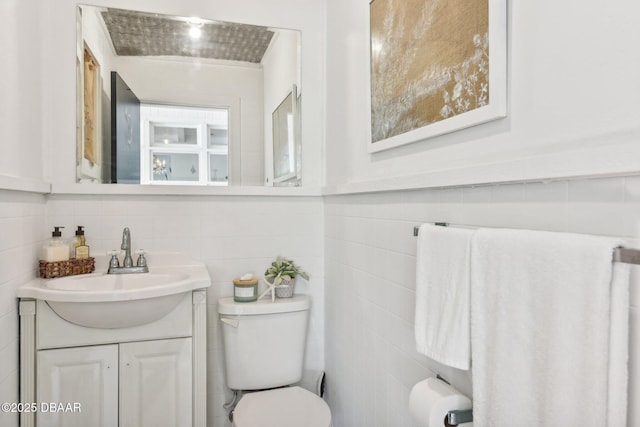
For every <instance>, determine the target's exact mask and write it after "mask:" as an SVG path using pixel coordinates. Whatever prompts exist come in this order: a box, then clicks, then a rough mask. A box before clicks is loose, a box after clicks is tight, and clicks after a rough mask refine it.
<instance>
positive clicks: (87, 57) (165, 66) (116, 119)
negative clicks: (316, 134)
mask: <svg viewBox="0 0 640 427" xmlns="http://www.w3.org/2000/svg"><path fill="white" fill-rule="evenodd" d="M76 16H77V18H76V19H77V45H76V56H77V61H76V72H77V96H76V98H77V109H78V112H77V115H76V120H77V125H76V132H77V138H76V144H77V149H76V181H77V182H78V183H105V184H107V183H111V184H118V183H127V184H137V183H139V184H146V185H211V186H239V185H241V186H263V185H280V186H285V185H286V186H299V185H301V163H300V159H301V149H302V141H301V138H300V136H301V132H300V124H301V121H300V113H301V111H300V110H301V109H300V103H301V81H300V74H301V73H300V51H301V34H300V31H297V30H287V29H279V28H270V27H262V26H256V25H248V24H242V23H231V22H223V21H214V20H209V19H199V18H187V17H180V16H171V15H162V14H157V13H149V12H139V11H131V10H123V9H113V8H105V7H97V6H86V5H80V6H78V9H77V15H76ZM292 88H294V90H293V91H292ZM292 93H294V95H293V98H292V103H291V105H292V106H293V107H295V109H294V110H292V112H295V114H293V115H292V116H291V117H295V120H293V121H291V122H290V125H291V126H292V127H291V128H288V129H287V131H288V132H292V133H291V134H290V135H291V137H290V138H289V134H287V137H288V138H289V139H287V141H286V142H282V141H281V140H280V139H278V141H275V140H274V137H275V136H281V135H285V134H283V133H280V131H279V130H276V129H273V125H274V118H275V114H276V113H275V112H276V111H277V110H278V108H279V106H280V105H281V104H282V103H283V99H285V98H287V97H289V98H290V97H291V95H292ZM285 120H286V118H285ZM285 148H286V150H287V151H284V149H285ZM265 153H269V154H270V153H274V155H273V156H271V155H266V156H265ZM285 155H286V156H287V158H286V160H284V156H285ZM272 158H273V159H274V160H273V161H272V160H271V159H272ZM275 162H279V163H278V164H276V163H275ZM285 163H286V165H287V168H288V169H287V171H286V173H280V172H281V171H283V165H284V164H285Z"/></svg>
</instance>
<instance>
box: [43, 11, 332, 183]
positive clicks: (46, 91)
mask: <svg viewBox="0 0 640 427" xmlns="http://www.w3.org/2000/svg"><path fill="white" fill-rule="evenodd" d="M38 3H39V4H40V6H41V8H42V13H43V14H44V15H45V16H47V17H48V19H47V21H46V22H45V25H44V27H43V29H42V34H41V37H40V39H41V40H42V43H43V61H42V63H41V64H39V65H40V69H42V70H46V79H47V80H46V81H47V82H55V84H47V85H45V86H44V88H43V96H44V100H45V104H44V108H43V114H44V130H45V132H44V144H45V149H46V150H47V153H46V156H48V158H52V159H54V161H52V162H50V163H51V164H47V165H46V166H47V169H46V176H47V177H48V178H50V179H51V180H52V182H54V183H63V184H65V183H66V184H69V183H73V182H74V180H75V176H74V175H75V169H74V164H73V162H74V155H75V154H74V153H75V113H74V112H75V95H74V94H75V68H74V67H75V65H74V59H73V58H74V55H75V53H74V52H75V50H74V46H75V5H76V2H75V1H73V0H60V1H56V2H49V1H42V0H41V1H39V2H38ZM87 3H93V2H87ZM98 5H100V6H107V7H117V8H123V9H134V10H141V11H154V12H157V13H165V14H172V15H180V16H201V17H203V18H212V19H219V20H224V21H231V22H244V23H249V24H256V25H265V26H270V27H279V28H291V29H298V30H301V31H302V34H303V37H304V45H303V47H302V49H303V51H302V52H303V54H302V70H303V71H302V74H303V77H302V78H303V80H304V81H305V82H307V83H308V84H309V86H308V90H307V91H306V100H307V101H308V106H307V107H306V110H305V111H306V112H307V114H308V115H309V118H310V120H307V121H305V124H304V129H303V140H304V141H305V142H304V145H305V146H304V152H305V155H304V157H303V163H304V173H305V185H307V184H308V185H310V186H316V187H317V186H319V185H320V183H321V182H320V179H321V170H322V164H321V163H320V162H318V161H317V159H318V158H320V157H321V150H322V147H321V144H322V135H323V133H322V129H323V127H322V120H323V88H324V83H323V82H324V80H323V73H322V70H323V67H322V64H323V52H324V50H323V48H322V46H323V35H324V24H323V17H324V7H323V3H322V2H318V1H314V0H304V1H299V0H278V1H271V2H268V3H267V2H257V1H255V0H241V1H234V2H225V1H221V0H212V1H207V2H202V1H199V0H186V1H179V2H178V1H174V0H162V1H153V0H135V1H123V0H102V1H100V2H98ZM167 72H168V71H167ZM260 139H262V136H261V135H260ZM305 159H306V160H305Z"/></svg>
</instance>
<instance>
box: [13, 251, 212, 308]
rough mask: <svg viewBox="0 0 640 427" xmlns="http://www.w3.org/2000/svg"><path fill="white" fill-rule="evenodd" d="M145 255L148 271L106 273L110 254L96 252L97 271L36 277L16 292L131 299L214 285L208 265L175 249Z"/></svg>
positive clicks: (101, 299) (21, 295) (68, 297)
mask: <svg viewBox="0 0 640 427" xmlns="http://www.w3.org/2000/svg"><path fill="white" fill-rule="evenodd" d="M145 257H146V258H147V264H148V265H149V273H134V274H106V272H107V266H108V262H109V259H108V258H109V257H107V256H106V255H103V256H97V257H95V259H96V272H94V273H91V274H78V275H73V276H65V277H59V278H55V279H34V280H31V281H29V282H27V283H25V284H23V285H21V286H19V287H18V289H17V291H16V296H17V297H18V298H35V299H40V300H47V301H66V302H108V301H128V300H137V299H146V298H155V297H159V296H165V295H172V294H177V293H183V292H188V291H191V290H194V289H201V288H207V287H209V286H211V278H210V276H209V272H208V270H207V267H206V265H205V264H204V263H202V262H200V261H196V260H194V259H191V258H189V257H187V256H185V255H184V254H181V253H172V252H156V253H148V254H145ZM120 258H122V257H120ZM134 258H135V257H134Z"/></svg>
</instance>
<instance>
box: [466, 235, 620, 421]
mask: <svg viewBox="0 0 640 427" xmlns="http://www.w3.org/2000/svg"><path fill="white" fill-rule="evenodd" d="M622 244H623V242H622V241H620V240H618V239H611V238H604V237H596V236H586V235H576V234H568V233H551V232H540V231H538V232H536V231H527V230H501V229H494V230H484V229H482V230H478V231H477V232H476V234H475V235H474V237H473V241H472V248H471V259H472V260H471V348H472V359H473V374H472V380H473V405H474V425H475V426H476V427H484V426H506V425H518V426H519V427H520V426H522V427H528V426H531V427H534V426H535V427H538V426H551V425H567V426H581V427H590V426H592V427H604V426H609V427H614V426H624V425H626V400H627V396H626V385H627V371H626V357H627V356H626V355H627V344H626V327H627V326H626V323H627V319H626V317H627V315H628V313H627V310H628V309H627V307H628V265H622V264H619V265H616V274H615V275H613V264H612V253H613V249H614V248H615V247H616V246H620V245H622ZM612 276H613V277H612Z"/></svg>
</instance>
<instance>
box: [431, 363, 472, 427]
mask: <svg viewBox="0 0 640 427" xmlns="http://www.w3.org/2000/svg"><path fill="white" fill-rule="evenodd" d="M436 378H437V379H439V380H441V381H444V382H445V383H447V384H449V385H450V384H451V383H450V382H449V381H447V380H446V379H445V378H444V377H443V376H441V375H440V374H437V375H436ZM444 421H445V423H446V424H445V427H455V426H457V425H458V424H464V423H470V422H471V421H473V409H456V410H453V411H449V412H447V417H446V419H445V420H444Z"/></svg>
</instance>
